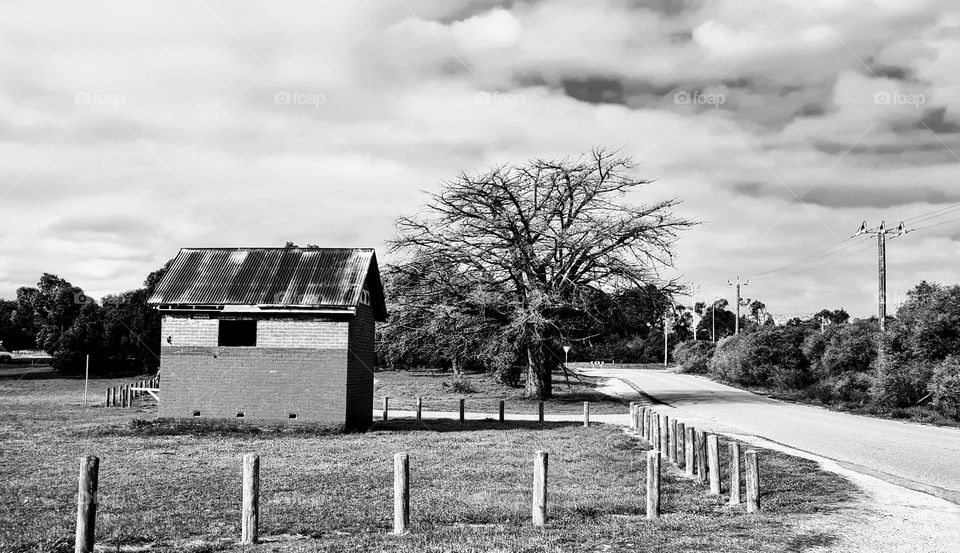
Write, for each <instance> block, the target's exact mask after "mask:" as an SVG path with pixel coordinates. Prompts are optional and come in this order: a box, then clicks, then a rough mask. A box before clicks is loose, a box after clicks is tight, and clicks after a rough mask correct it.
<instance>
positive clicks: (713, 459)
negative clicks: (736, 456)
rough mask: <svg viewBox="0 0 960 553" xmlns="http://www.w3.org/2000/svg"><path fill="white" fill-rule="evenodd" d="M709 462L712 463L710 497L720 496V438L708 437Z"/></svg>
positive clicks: (714, 435) (712, 435)
mask: <svg viewBox="0 0 960 553" xmlns="http://www.w3.org/2000/svg"><path fill="white" fill-rule="evenodd" d="M707 460H708V461H709V463H710V469H709V470H710V495H720V492H721V491H722V490H721V489H720V436H717V435H716V434H710V436H708V437H707Z"/></svg>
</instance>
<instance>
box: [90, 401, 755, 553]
mask: <svg viewBox="0 0 960 553" xmlns="http://www.w3.org/2000/svg"><path fill="white" fill-rule="evenodd" d="M383 405H384V411H383V418H384V420H386V419H387V415H388V406H389V402H388V399H387V398H384V403H383ZM417 406H418V409H417V415H418V418H419V415H420V409H419V407H420V406H421V401H420V399H418V400H417ZM463 406H464V403H463V400H461V401H460V420H461V421H462V420H463V414H464V410H463ZM503 408H504V402H503V401H501V402H500V420H501V421H502V420H503V412H504V411H503ZM539 411H540V421H541V422H542V421H543V403H542V402H541V403H540V409H539ZM589 424H590V404H589V402H584V404H583V425H584V426H589ZM630 430H631V431H633V432H635V433H636V434H637V435H638V436H639V437H640V438H641V439H643V440H645V441H647V442H648V443H649V444H650V445H651V446H653V449H652V450H651V451H648V452H647V475H646V513H647V518H648V519H655V518H659V516H660V475H661V468H662V467H661V462H662V459H664V458H666V459H667V460H668V461H669V462H671V463H674V464H675V465H676V466H677V468H681V466H683V468H685V469H686V474H687V476H690V477H696V479H697V481H698V482H699V483H701V484H703V483H706V482H707V481H708V479H709V483H710V493H711V494H713V495H720V493H721V482H720V456H719V436H717V435H716V434H706V433H705V432H703V431H699V430H696V429H695V428H693V427H692V426H686V425H685V424H684V423H682V422H679V421H677V420H676V419H671V418H670V417H668V416H667V415H663V414H660V413H657V412H656V411H654V410H653V409H650V408H647V407H642V406H640V405H638V404H636V403H631V404H630ZM729 447H730V487H729V492H730V504H733V505H735V504H739V503H740V502H741V497H740V460H741V456H740V444H739V443H737V442H730V443H729ZM681 453H682V454H683V455H681ZM744 458H745V461H746V462H745V468H746V491H747V493H746V503H747V512H755V511H758V510H759V509H760V499H759V498H760V478H759V472H758V462H757V454H756V452H755V451H753V450H748V451H746V453H745V455H744ZM548 459H549V453H548V452H546V451H536V452H535V453H534V463H533V502H532V514H531V518H532V521H533V525H534V526H544V525H546V523H547V465H548ZM393 463H394V465H393V466H394V473H393V494H394V503H393V506H394V514H393V531H394V533H395V534H403V533H406V532H407V530H408V529H409V526H410V457H409V455H408V454H407V453H405V452H402V453H397V454H395V455H394V457H393ZM99 466H100V460H99V459H98V458H97V457H94V456H88V457H83V458H81V459H80V491H79V495H78V498H77V533H76V549H75V552H76V553H90V552H92V551H93V544H94V529H95V525H96V505H97V499H96V498H97V480H98V472H99ZM240 516H241V532H240V542H241V543H242V544H245V545H246V544H253V543H256V542H257V541H258V538H259V521H260V456H259V455H257V454H256V453H247V454H245V455H244V456H243V494H242V500H241V515H240Z"/></svg>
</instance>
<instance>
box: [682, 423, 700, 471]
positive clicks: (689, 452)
mask: <svg viewBox="0 0 960 553" xmlns="http://www.w3.org/2000/svg"><path fill="white" fill-rule="evenodd" d="M696 431H697V429H696V428H694V427H692V426H690V427H688V428H685V429H684V432H686V435H685V436H684V437H683V445H684V454H685V456H686V459H684V465H685V466H684V469H686V472H687V476H690V477H693V476H694V474H695V470H696V468H697V464H696V461H695V460H694V456H693V451H694V438H693V435H694V433H695V432H696Z"/></svg>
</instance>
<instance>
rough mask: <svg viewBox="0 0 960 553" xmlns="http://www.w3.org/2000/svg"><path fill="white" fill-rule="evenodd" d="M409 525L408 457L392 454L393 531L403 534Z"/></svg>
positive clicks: (404, 454) (403, 454)
mask: <svg viewBox="0 0 960 553" xmlns="http://www.w3.org/2000/svg"><path fill="white" fill-rule="evenodd" d="M409 525H410V458H409V457H408V456H407V454H406V453H397V454H396V455H394V456H393V533H394V534H403V533H404V532H406V531H407V527H408V526H409Z"/></svg>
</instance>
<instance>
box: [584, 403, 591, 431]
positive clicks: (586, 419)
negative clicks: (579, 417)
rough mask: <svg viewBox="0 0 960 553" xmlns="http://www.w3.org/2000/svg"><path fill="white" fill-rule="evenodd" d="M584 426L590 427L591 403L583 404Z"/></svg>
mask: <svg viewBox="0 0 960 553" xmlns="http://www.w3.org/2000/svg"><path fill="white" fill-rule="evenodd" d="M583 425H584V426H590V402H589V401H584V402H583Z"/></svg>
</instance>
